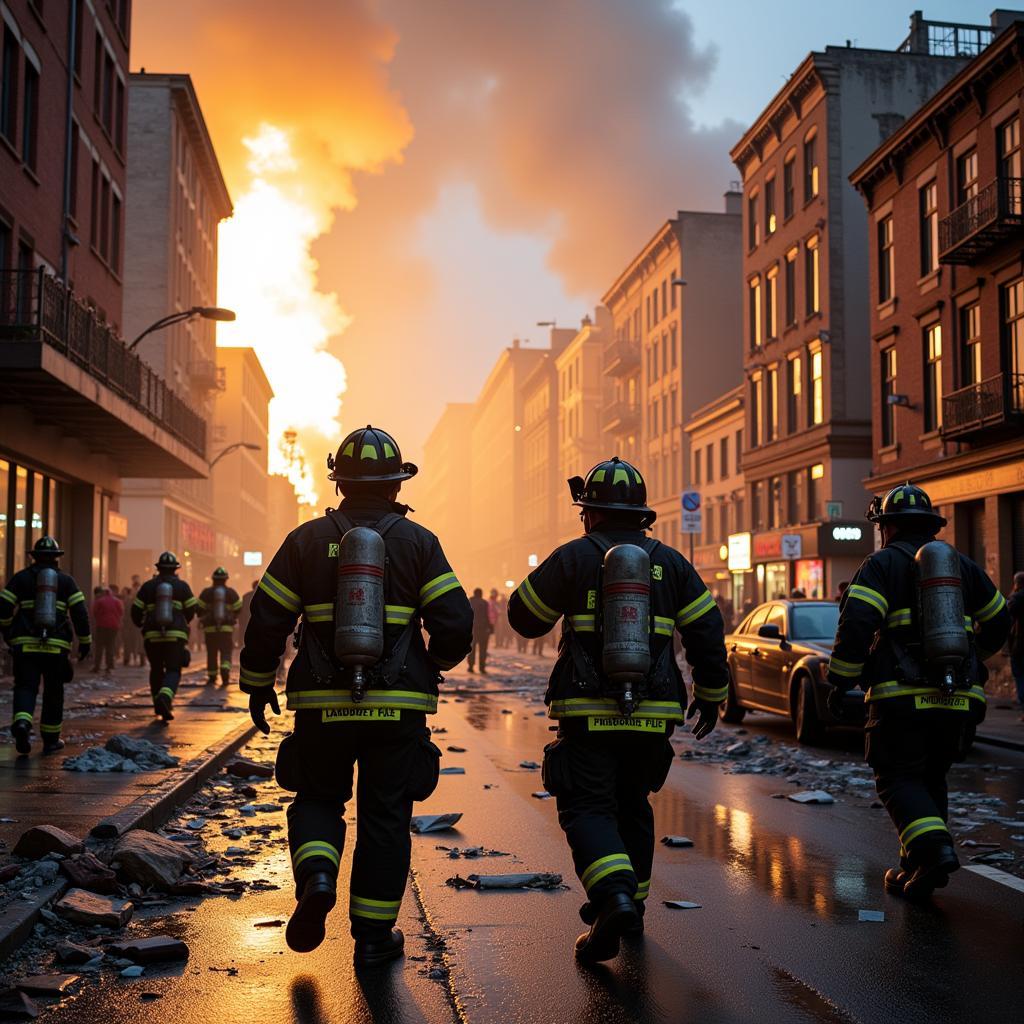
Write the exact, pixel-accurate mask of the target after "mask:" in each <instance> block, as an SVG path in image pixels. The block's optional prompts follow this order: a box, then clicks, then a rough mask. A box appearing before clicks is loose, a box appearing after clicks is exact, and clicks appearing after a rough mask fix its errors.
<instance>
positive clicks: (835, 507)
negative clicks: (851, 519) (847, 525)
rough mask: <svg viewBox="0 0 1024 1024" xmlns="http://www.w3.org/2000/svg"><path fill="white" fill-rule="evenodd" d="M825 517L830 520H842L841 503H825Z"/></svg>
mask: <svg viewBox="0 0 1024 1024" xmlns="http://www.w3.org/2000/svg"><path fill="white" fill-rule="evenodd" d="M825 515H827V516H828V518H829V519H831V520H836V519H842V518H843V503H842V502H841V501H826V502H825Z"/></svg>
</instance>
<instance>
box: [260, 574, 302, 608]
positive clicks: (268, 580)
mask: <svg viewBox="0 0 1024 1024" xmlns="http://www.w3.org/2000/svg"><path fill="white" fill-rule="evenodd" d="M260 590H262V591H263V593H265V594H266V595H267V596H268V597H272V598H273V599H274V600H275V601H276V602H277V603H278V604H279V605H281V607H282V608H285V609H287V610H288V611H290V612H293V613H295V614H298V612H299V609H300V608H301V607H302V600H301V598H300V597H299V595H298V594H296V593H295V591H294V590H289V589H288V588H287V587H286V586H285V585H284V584H283V583H282V582H281V581H280V580H276V579H274V577H273V576H271V575H270V573H269V572H265V573H264V574H263V579H261V580H260Z"/></svg>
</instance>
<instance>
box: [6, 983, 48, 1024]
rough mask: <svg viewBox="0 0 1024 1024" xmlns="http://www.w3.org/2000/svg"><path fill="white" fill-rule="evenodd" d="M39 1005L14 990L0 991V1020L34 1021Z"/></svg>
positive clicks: (37, 1014) (22, 993)
mask: <svg viewBox="0 0 1024 1024" xmlns="http://www.w3.org/2000/svg"><path fill="white" fill-rule="evenodd" d="M38 1016H39V1005H38V1004H37V1003H36V1002H35V1001H34V1000H32V999H30V998H29V997H28V996H27V995H25V993H24V992H19V991H18V989H16V988H6V989H2V990H0V1020H35V1019H36V1017H38Z"/></svg>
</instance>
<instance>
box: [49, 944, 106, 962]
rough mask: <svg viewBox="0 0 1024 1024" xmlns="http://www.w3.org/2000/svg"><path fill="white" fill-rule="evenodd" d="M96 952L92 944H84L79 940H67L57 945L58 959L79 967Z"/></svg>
mask: <svg viewBox="0 0 1024 1024" xmlns="http://www.w3.org/2000/svg"><path fill="white" fill-rule="evenodd" d="M96 952H97V951H96V950H95V949H94V948H93V947H91V946H82V945H79V943H77V942H71V941H67V942H62V943H61V944H60V945H59V946H58V947H57V959H58V960H59V961H60V962H61V963H62V964H72V965H73V966H76V967H78V966H81V965H82V964H87V963H88V962H89V961H90V960H92V958H93V957H94V956H96Z"/></svg>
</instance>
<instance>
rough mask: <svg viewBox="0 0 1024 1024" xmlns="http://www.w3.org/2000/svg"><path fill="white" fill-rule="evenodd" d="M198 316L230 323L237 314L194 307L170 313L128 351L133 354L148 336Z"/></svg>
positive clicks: (222, 309) (144, 332)
mask: <svg viewBox="0 0 1024 1024" xmlns="http://www.w3.org/2000/svg"><path fill="white" fill-rule="evenodd" d="M197 316H198V317H202V318H203V319H204V320H220V321H222V322H224V323H229V322H230V321H232V320H234V319H235V312H234V310H232V309H224V308H223V307H222V306H193V307H192V308H191V309H184V310H181V311H180V312H178V313H169V314H168V315H167V316H163V317H161V318H160V319H159V320H157V321H155V322H154V323H151V324H150V325H149V326H148V327H147V328H146V329H145V330H144V331H143V332H142V333H141V334H140V335H139V336H138V337H137V338H136V339H135V340H134V341H133V342H132V343H131V344H130V345H129V346H128V351H129V352H131V351H132V349H134V348H135V346H136V345H138V343H139V342H140V341H142V339H143V338H145V337H146V335H147V334H152V333H153V332H154V331H160V330H163V328H165V327H171V326H173V325H174V324H180V323H183V322H184V321H186V320H192V319H193V318H194V317H197Z"/></svg>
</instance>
